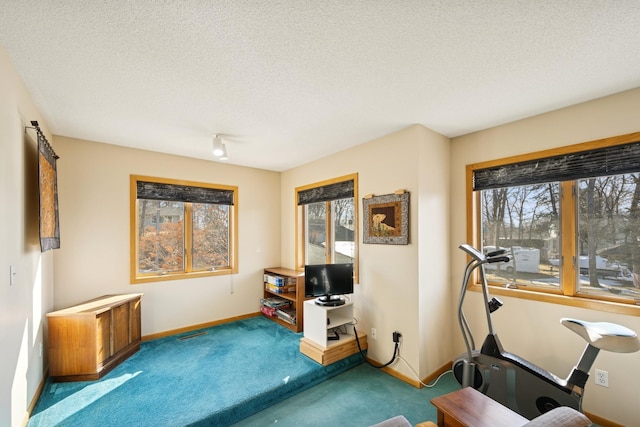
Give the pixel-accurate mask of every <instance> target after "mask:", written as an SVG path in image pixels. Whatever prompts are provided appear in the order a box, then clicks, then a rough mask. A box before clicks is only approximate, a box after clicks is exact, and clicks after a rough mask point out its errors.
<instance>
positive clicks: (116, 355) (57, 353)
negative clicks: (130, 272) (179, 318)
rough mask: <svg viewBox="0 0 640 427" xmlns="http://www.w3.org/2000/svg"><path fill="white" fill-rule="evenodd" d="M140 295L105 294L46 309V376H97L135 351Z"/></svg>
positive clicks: (138, 337)
mask: <svg viewBox="0 0 640 427" xmlns="http://www.w3.org/2000/svg"><path fill="white" fill-rule="evenodd" d="M142 295H143V294H125V295H105V296H102V297H100V298H96V299H93V300H91V301H87V302H85V303H82V304H79V305H76V306H73V307H69V308H65V309H63V310H58V311H54V312H51V313H48V314H47V320H48V326H49V345H48V349H49V353H48V357H49V376H50V377H51V378H52V379H53V380H54V381H90V380H97V379H99V378H101V377H102V376H104V375H105V374H106V373H107V372H109V371H110V370H112V369H113V368H115V367H116V366H118V365H119V364H120V363H121V362H123V361H124V360H126V359H127V358H128V357H129V356H131V355H132V354H134V353H135V352H136V351H138V350H139V349H140V341H141V332H142V331H141V324H140V320H141V298H142Z"/></svg>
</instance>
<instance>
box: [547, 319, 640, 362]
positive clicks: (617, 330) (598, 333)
mask: <svg viewBox="0 0 640 427" xmlns="http://www.w3.org/2000/svg"><path fill="white" fill-rule="evenodd" d="M560 323H562V324H563V325H564V326H566V327H567V328H569V329H571V330H572V331H573V332H575V333H576V334H578V335H580V336H581V337H582V338H583V339H584V340H585V341H587V342H588V343H589V344H591V345H592V346H594V347H596V348H599V349H601V350H607V351H613V352H615V353H633V352H636V351H638V350H640V339H638V335H637V334H636V333H635V332H634V331H632V330H631V329H629V328H626V327H624V326H621V325H616V324H615V323H608V322H587V321H584V320H578V319H570V318H567V317H564V318H562V319H560Z"/></svg>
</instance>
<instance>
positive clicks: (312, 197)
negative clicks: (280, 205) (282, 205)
mask: <svg viewBox="0 0 640 427" xmlns="http://www.w3.org/2000/svg"><path fill="white" fill-rule="evenodd" d="M353 194H354V193H353V180H349V181H341V182H336V183H334V184H328V185H323V186H322V187H314V188H310V189H308V190H303V191H299V192H298V205H308V204H310V203H318V202H327V201H330V200H338V199H346V198H348V197H353Z"/></svg>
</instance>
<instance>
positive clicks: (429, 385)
mask: <svg viewBox="0 0 640 427" xmlns="http://www.w3.org/2000/svg"><path fill="white" fill-rule="evenodd" d="M398 360H400V361H402V362H404V364H405V365H407V367H408V368H409V370H411V372H412V373H413V375H415V377H416V378H417V379H418V382H419V383H420V384H421V385H422V386H423V387H427V388H431V387H435V386H436V384H438V381H440V378H442V377H443V376H445V375H446V374H448V373H450V372H453V371H452V370H451V369H449V370H447V371H444V372H443V373H441V374H440V375H439V376H438V378H436V379H435V380H434V381H433V382H432V383H431V384H425V383H423V382H422V380H421V379H420V375H418V373H417V372H416V371H415V369H413V368H412V367H411V365H409V362H407V361H406V360H404V358H403V357H402V356H400V355H398Z"/></svg>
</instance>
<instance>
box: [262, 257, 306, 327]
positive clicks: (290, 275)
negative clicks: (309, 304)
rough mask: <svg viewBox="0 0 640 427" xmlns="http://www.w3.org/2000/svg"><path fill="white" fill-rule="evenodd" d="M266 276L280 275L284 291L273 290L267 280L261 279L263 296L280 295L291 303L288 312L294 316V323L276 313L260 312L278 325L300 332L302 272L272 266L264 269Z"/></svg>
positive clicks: (301, 320)
mask: <svg viewBox="0 0 640 427" xmlns="http://www.w3.org/2000/svg"><path fill="white" fill-rule="evenodd" d="M264 274H265V278H266V276H275V277H281V278H282V279H283V284H284V286H283V288H285V290H286V291H285V292H278V291H276V290H273V287H272V286H269V283H267V281H266V280H265V281H263V282H264V283H263V284H262V286H263V289H264V298H265V299H266V298H273V297H280V298H283V299H285V300H287V301H289V302H290V303H291V308H290V313H292V314H293V316H294V317H295V323H291V322H289V321H286V320H282V319H280V318H279V317H278V316H277V315H275V314H274V315H273V316H270V315H268V314H266V313H264V312H263V313H262V314H263V315H264V316H265V317H266V318H268V319H271V320H273V321H274V322H277V323H279V324H280V325H282V326H284V327H286V328H289V329H291V330H292V331H294V332H302V325H303V322H304V309H303V305H304V300H305V298H304V273H303V272H300V271H296V270H290V269H288V268H281V267H272V268H265V269H264Z"/></svg>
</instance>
